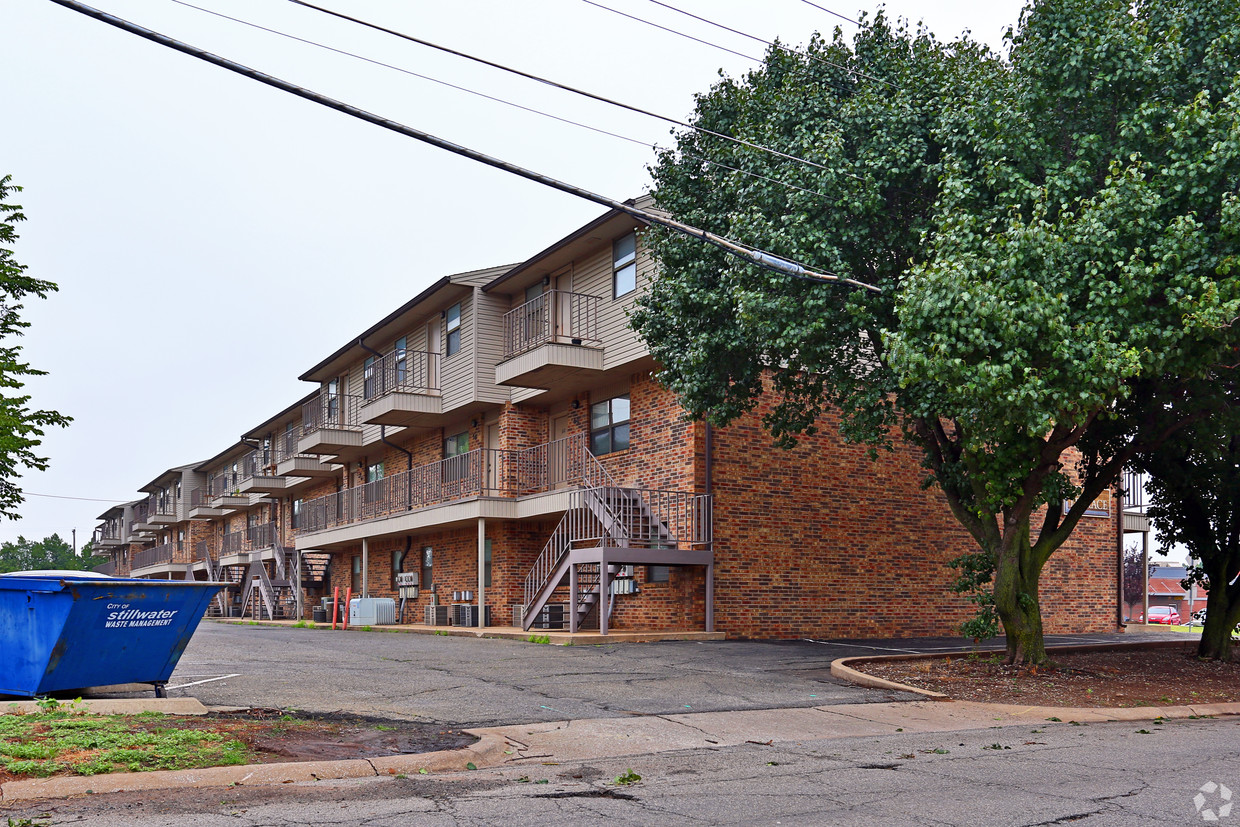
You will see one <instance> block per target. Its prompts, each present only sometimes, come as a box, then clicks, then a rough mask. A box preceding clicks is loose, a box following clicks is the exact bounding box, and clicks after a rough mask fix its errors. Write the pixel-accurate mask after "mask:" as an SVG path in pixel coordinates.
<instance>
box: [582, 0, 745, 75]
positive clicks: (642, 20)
mask: <svg viewBox="0 0 1240 827" xmlns="http://www.w3.org/2000/svg"><path fill="white" fill-rule="evenodd" d="M581 2H583V3H585V4H586V5H589V6H594V7H595V8H598V9H602V10H603V11H609V12H611V13H612V14H618V15H620V16H621V17H627V18H628V19H629V20H636V21H637V22H638V23H644V24H646V25H647V26H653V27H654V28H656V29H660V30H662V31H665V32H667V33H668V34H674V35H676V36H678V37H683V38H686V39H687V40H692V41H693V42H694V43H701V44H702V45H703V46H709V47H711V48H712V49H718V50H719V51H721V52H727V53H728V54H730V55H736V56H737V57H743V58H745V59H746V60H752V61H753V62H754V63H761V62H762V58H760V57H754V56H753V55H747V54H745V53H744V52H738V51H736V50H735V49H729V48H728V47H727V46H720V45H719V44H718V43H711V42H710V41H709V40H703V39H702V38H700V37H694V36H693V35H691V34H685V33H684V32H680V31H677V30H676V29H672V28H669V27H667V26H660V25H659V24H658V23H655V22H653V21H650V20H646V19H645V18H643V17H638V16H637V15H635V14H629V13H628V12H623V11H620V10H619V9H613V8H612V7H611V6H604V5H603V4H602V3H596V2H594V0H581Z"/></svg>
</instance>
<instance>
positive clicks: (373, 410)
mask: <svg viewBox="0 0 1240 827" xmlns="http://www.w3.org/2000/svg"><path fill="white" fill-rule="evenodd" d="M439 369H440V356H439V354H438V353H429V352H426V351H420V350H394V351H392V352H391V353H389V354H387V355H386V356H383V357H381V358H379V359H376V360H375V361H374V362H372V363H370V364H368V365H367V366H366V369H365V372H364V373H363V375H362V400H361V411H360V416H361V421H362V422H364V423H366V424H368V425H401V426H406V427H408V426H414V427H416V426H424V425H429V424H431V423H433V422H434V419H435V417H437V416H439V415H440V414H442V413H443V398H442V397H441V396H440V393H439V391H440V376H439Z"/></svg>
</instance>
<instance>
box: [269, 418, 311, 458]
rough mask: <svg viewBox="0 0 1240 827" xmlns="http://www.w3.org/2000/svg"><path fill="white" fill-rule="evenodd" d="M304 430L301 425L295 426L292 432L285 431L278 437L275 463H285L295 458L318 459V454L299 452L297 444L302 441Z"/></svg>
mask: <svg viewBox="0 0 1240 827" xmlns="http://www.w3.org/2000/svg"><path fill="white" fill-rule="evenodd" d="M301 436H302V429H301V426H300V425H295V426H294V427H293V428H292V430H289V431H285V432H284V433H282V434H280V435H278V436H277V437H276V438H275V440H274V443H275V461H276V462H283V461H284V460H286V459H292V458H293V457H299V456H306V457H314V458H315V459H318V455H317V454H301V453H298V451H297V443H298V441H299V440H300V439H301Z"/></svg>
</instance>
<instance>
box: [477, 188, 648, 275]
mask: <svg viewBox="0 0 1240 827" xmlns="http://www.w3.org/2000/svg"><path fill="white" fill-rule="evenodd" d="M624 203H626V204H630V205H632V206H638V207H642V208H643V209H644V208H648V207H650V206H651V205H652V204H653V203H654V199H653V198H651V197H650V196H648V195H643V196H641V197H640V198H630V199H629V200H628V201H625V202H624ZM642 226H645V223H644V222H642V221H641V220H639V219H637V218H634V217H633V216H631V215H629V214H628V213H626V212H622V211H621V210H608V211H607V212H605V213H603V214H602V215H600V216H599V217H598V218H596V219H594V220H593V221H591V222H589V223H588V224H586V225H584V226H582V227H580V228H578V229H577V230H575V231H573V232H571V233H569V234H568V235H566V236H564V237H563V238H561V239H560V240H559V241H557V242H555V243H554V244H552V245H551V246H550V247H548V248H546V249H545V250H543V251H541V252H539V253H535V254H534V255H533V256H531V257H530V258H528V259H526V260H525V261H523V262H521V263H520V264H518V265H516V266H515V267H512V268H511V269H509V270H508V271H507V272H505V273H504V274H503V275H502V276H500V277H499V278H497V279H495V280H494V281H492V282H491V283H490V284H488V285H487V286H486V287H484V288H482V289H483V290H484V291H485V292H487V293H490V292H491V291H493V290H498V289H500V288H502V287H503V286H504V285H505V284H506V283H508V284H509V285H510V286H511V287H515V286H517V285H518V284H521V285H523V284H524V282H525V281H526V280H527V279H522V278H521V277H522V276H523V275H524V276H528V277H540V276H542V275H544V274H547V273H550V272H551V271H553V270H558V269H559V268H560V267H563V266H564V265H566V264H568V263H570V262H571V261H572V260H573V259H575V258H577V257H578V256H580V255H581V254H582V253H585V252H587V251H588V250H589V249H590V248H593V247H596V246H597V245H598V244H600V243H603V242H608V241H611V240H612V239H615V238H619V237H620V236H622V235H624V234H625V233H628V232H631V231H632V230H634V229H636V228H637V227H642ZM514 280H516V284H512V282H513V281H514Z"/></svg>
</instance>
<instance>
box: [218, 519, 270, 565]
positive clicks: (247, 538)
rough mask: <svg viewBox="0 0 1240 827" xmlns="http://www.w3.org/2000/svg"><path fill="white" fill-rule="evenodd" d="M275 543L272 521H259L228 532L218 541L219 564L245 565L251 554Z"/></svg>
mask: <svg viewBox="0 0 1240 827" xmlns="http://www.w3.org/2000/svg"><path fill="white" fill-rule="evenodd" d="M275 544H276V527H275V524H274V523H259V524H258V525H252V526H247V527H246V528H243V529H241V530H240V531H232V532H229V533H228V534H225V535H224V537H223V538H222V540H221V541H220V555H219V561H220V565H222V566H236V565H246V564H247V563H249V562H250V561H251V557H250V555H251V554H253V553H254V552H261V551H263V550H265V549H269V548H272V547H273V546H275Z"/></svg>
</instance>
